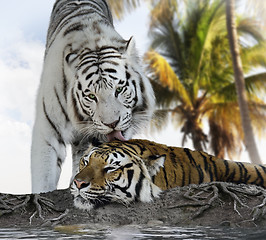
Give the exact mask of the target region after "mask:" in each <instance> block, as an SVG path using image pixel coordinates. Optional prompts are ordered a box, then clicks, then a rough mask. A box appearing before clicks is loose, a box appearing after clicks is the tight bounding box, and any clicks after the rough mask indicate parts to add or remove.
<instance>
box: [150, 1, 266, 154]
mask: <svg viewBox="0 0 266 240" xmlns="http://www.w3.org/2000/svg"><path fill="white" fill-rule="evenodd" d="M172 2H176V1H171V0H163V1H157V4H156V5H155V6H154V9H153V10H152V13H151V16H152V17H151V25H150V37H151V39H152V44H151V50H150V51H149V52H148V53H147V54H146V60H147V63H148V64H149V68H150V70H151V76H150V77H151V80H152V82H153V85H154V89H155V92H156V95H157V103H158V106H159V110H158V114H159V113H162V115H163V116H167V113H171V116H172V120H173V121H175V122H178V123H179V125H181V126H182V132H183V144H184V143H185V141H186V139H187V137H191V139H192V142H193V145H194V148H195V149H197V150H202V149H204V148H205V147H206V144H207V142H208V141H210V147H211V148H212V150H213V151H214V153H215V155H217V156H220V157H223V156H224V154H225V153H226V152H227V153H228V154H229V156H230V155H231V154H233V153H235V151H236V150H239V149H240V148H241V144H240V143H241V142H243V131H242V128H241V124H240V123H241V119H240V117H239V115H238V113H239V107H238V104H237V97H236V90H235V86H234V78H233V66H232V63H231V55H230V51H229V45H228V39H227V30H226V24H225V3H224V1H222V0H214V1H206V0H205V1H189V0H188V1H183V4H182V5H180V4H172ZM180 2H181V1H180ZM180 2H179V3H180ZM167 3H168V4H167ZM180 6H181V7H180ZM252 23H253V22H252V21H251V20H248V19H240V20H239V22H238V30H239V32H240V36H241V37H242V42H241V45H242V55H243V56H244V57H243V69H244V71H245V72H246V73H247V72H249V71H250V70H251V69H252V67H254V66H257V65H264V66H266V65H265V63H266V59H265V56H262V54H261V53H262V50H263V51H264V52H265V42H263V39H262V36H261V35H260V34H258V31H256V29H255V26H254V25H252ZM247 25H248V26H249V27H248V28H247ZM255 33H256V34H255ZM245 36H249V37H252V39H254V41H255V42H256V44H255V45H254V46H249V45H247V44H246V41H245V38H244V37H245ZM265 83H266V73H265V72H263V73H261V74H254V75H250V76H249V77H248V78H246V89H247V91H248V103H249V107H250V114H251V118H252V120H253V119H256V121H253V124H254V126H255V127H256V129H257V130H259V131H261V130H263V129H264V127H265V109H266V105H265V103H264V102H263V101H262V100H261V99H260V98H259V97H258V96H257V95H258V94H257V93H258V91H259V90H265V89H266V88H265ZM158 114H156V116H158ZM205 123H208V124H207V125H208V127H209V134H208V135H207V134H206V133H205V131H204V124H205ZM205 125H206V124H205ZM208 136H209V137H208Z"/></svg>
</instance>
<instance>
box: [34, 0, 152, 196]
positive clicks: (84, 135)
mask: <svg viewBox="0 0 266 240" xmlns="http://www.w3.org/2000/svg"><path fill="white" fill-rule="evenodd" d="M153 108H154V93H153V90H152V87H151V84H150V82H149V80H148V79H147V78H146V77H145V75H144V73H143V70H142V68H141V62H140V60H139V58H138V56H137V53H136V49H135V44H134V42H133V40H132V39H130V40H129V41H126V40H124V39H123V38H122V37H121V36H120V35H119V34H118V33H117V32H116V31H115V29H114V27H113V22H112V16H111V14H110V11H109V8H108V6H107V3H106V2H105V0H57V1H56V2H55V4H54V8H53V11H52V15H51V19H50V25H49V29H48V35H47V42H46V52H45V59H44V65H43V72H42V76H41V82H40V87H39V90H38V96H37V106H36V118H35V124H34V127H33V136H32V149H31V173H32V192H33V193H39V192H47V191H52V190H55V189H56V187H57V183H58V180H59V177H60V173H61V165H62V163H63V161H64V159H65V157H66V146H67V144H71V146H72V154H73V175H74V174H75V173H76V171H77V170H78V163H79V158H80V156H81V155H82V153H83V151H84V150H85V149H87V148H88V145H89V144H90V143H92V142H93V141H98V142H107V141H112V140H114V139H120V140H127V139H130V138H131V137H132V136H133V134H135V133H136V132H138V131H139V130H140V129H142V128H143V127H144V126H147V124H148V121H149V120H150V119H151V116H152V113H153Z"/></svg>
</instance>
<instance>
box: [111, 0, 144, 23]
mask: <svg viewBox="0 0 266 240" xmlns="http://www.w3.org/2000/svg"><path fill="white" fill-rule="evenodd" d="M107 1H108V4H109V6H110V8H111V11H112V13H113V14H114V16H115V17H116V18H117V19H122V18H123V17H124V15H125V13H126V12H130V11H131V10H133V9H135V8H137V7H138V6H139V5H140V1H139V0H107Z"/></svg>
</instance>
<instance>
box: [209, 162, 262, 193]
mask: <svg viewBox="0 0 266 240" xmlns="http://www.w3.org/2000/svg"><path fill="white" fill-rule="evenodd" d="M213 159H214V162H216V164H215V165H216V167H213V168H212V173H213V174H214V175H215V178H216V180H217V181H223V182H233V183H246V184H255V185H258V186H261V187H264V188H266V166H264V165H258V164H252V163H243V162H234V161H229V160H224V159H218V158H213Z"/></svg>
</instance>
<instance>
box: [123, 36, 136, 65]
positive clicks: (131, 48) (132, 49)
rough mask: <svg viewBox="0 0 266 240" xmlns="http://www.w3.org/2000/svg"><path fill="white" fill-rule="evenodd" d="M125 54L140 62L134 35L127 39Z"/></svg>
mask: <svg viewBox="0 0 266 240" xmlns="http://www.w3.org/2000/svg"><path fill="white" fill-rule="evenodd" d="M125 54H126V55H127V56H129V57H131V58H134V59H135V60H136V61H137V62H139V57H138V52H137V49H136V44H135V40H134V38H133V37H131V38H130V39H129V40H128V41H127V45H126V51H125Z"/></svg>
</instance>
